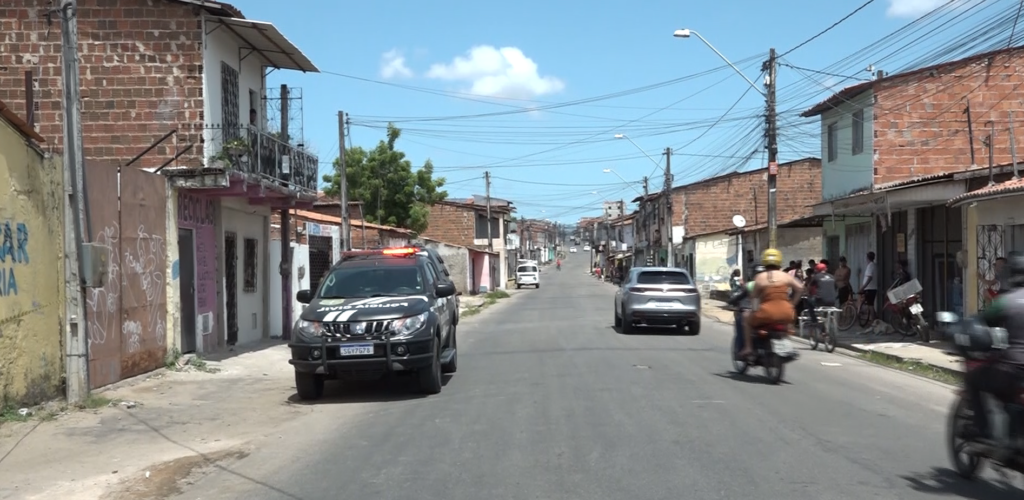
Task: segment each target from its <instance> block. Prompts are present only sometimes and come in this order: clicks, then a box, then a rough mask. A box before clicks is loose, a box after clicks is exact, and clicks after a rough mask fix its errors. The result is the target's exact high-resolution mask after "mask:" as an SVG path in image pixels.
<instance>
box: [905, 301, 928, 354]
mask: <svg viewBox="0 0 1024 500" xmlns="http://www.w3.org/2000/svg"><path fill="white" fill-rule="evenodd" d="M900 312H901V314H902V315H903V321H904V324H906V325H907V326H909V327H910V331H912V332H913V333H915V334H917V337H918V338H919V339H921V340H922V341H924V342H928V341H929V340H931V338H930V337H931V335H930V331H929V330H928V322H927V321H925V320H924V306H923V305H921V295H920V294H917V293H915V294H913V295H911V296H909V297H907V298H906V300H904V301H903V307H902V308H901V311H900Z"/></svg>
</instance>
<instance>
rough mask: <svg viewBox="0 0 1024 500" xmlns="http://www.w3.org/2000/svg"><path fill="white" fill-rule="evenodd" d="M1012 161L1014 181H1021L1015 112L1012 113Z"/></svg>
mask: <svg viewBox="0 0 1024 500" xmlns="http://www.w3.org/2000/svg"><path fill="white" fill-rule="evenodd" d="M1010 159H1011V161H1013V180H1017V179H1020V172H1019V171H1018V170H1017V135H1016V133H1014V131H1013V111H1010Z"/></svg>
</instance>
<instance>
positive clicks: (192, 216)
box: [178, 191, 217, 343]
mask: <svg viewBox="0 0 1024 500" xmlns="http://www.w3.org/2000/svg"><path fill="white" fill-rule="evenodd" d="M216 220H217V201H216V199H215V198H211V197H208V196H201V195H196V194H193V193H187V192H182V191H179V192H178V227H180V228H184V229H191V230H192V231H193V232H194V233H195V235H194V240H195V267H196V276H195V284H196V328H197V329H198V330H199V331H200V333H202V334H203V339H204V340H203V342H204V343H206V342H212V341H213V340H212V339H209V340H208V339H207V337H208V336H209V335H210V334H212V333H213V332H214V330H215V326H216V325H215V324H214V320H215V318H216V317H217V314H216V313H215V311H216V310H217V232H216V227H215V224H216Z"/></svg>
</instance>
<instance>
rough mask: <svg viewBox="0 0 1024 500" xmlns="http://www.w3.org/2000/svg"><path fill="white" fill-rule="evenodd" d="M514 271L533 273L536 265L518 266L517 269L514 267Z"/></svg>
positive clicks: (535, 270)
mask: <svg viewBox="0 0 1024 500" xmlns="http://www.w3.org/2000/svg"><path fill="white" fill-rule="evenodd" d="M516 272H517V273H535V272H537V266H519V269H516Z"/></svg>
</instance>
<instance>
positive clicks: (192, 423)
mask: <svg viewBox="0 0 1024 500" xmlns="http://www.w3.org/2000/svg"><path fill="white" fill-rule="evenodd" d="M289 355H290V352H289V350H288V348H287V347H286V346H285V345H284V343H283V342H271V341H265V342H260V343H258V344H257V345H253V346H247V347H246V348H242V349H239V350H238V351H236V352H232V353H230V356H231V357H226V356H227V355H225V356H223V357H226V359H223V360H220V361H216V360H214V359H208V360H206V363H205V364H203V365H202V370H194V369H186V370H184V371H173V370H166V369H161V370H157V371H155V372H152V373H149V374H147V375H143V376H140V377H137V378H135V379H129V380H126V381H123V382H119V383H118V384H115V385H113V386H110V387H109V388H107V389H105V390H102V391H99V392H96V393H94V395H93V396H92V397H91V398H90V401H89V407H91V408H92V409H85V410H80V411H67V412H61V413H59V414H56V415H39V416H33V417H31V418H28V419H26V420H25V421H23V422H11V421H8V422H3V423H0V499H5V498H11V499H14V498H28V499H31V498H112V499H121V498H124V499H129V498H131V499H143V498H154V497H159V495H155V494H154V491H150V490H151V489H153V488H162V487H165V486H167V485H168V484H171V485H173V484H174V483H175V482H176V481H177V480H178V479H180V476H181V475H182V474H184V475H188V473H189V472H190V471H191V470H193V469H195V468H201V467H207V466H210V465H211V464H213V463H216V462H219V461H230V460H233V459H237V458H238V457H241V456H244V455H245V454H246V453H248V452H249V446H248V443H249V442H251V441H252V440H255V439H259V438H262V437H266V436H268V435H273V434H275V433H276V432H278V429H280V427H281V426H282V425H283V424H285V423H288V422H290V421H293V420H294V419H295V418H297V417H299V416H301V415H304V414H308V413H311V412H316V411H320V409H319V408H316V407H312V406H309V405H304V404H301V403H296V402H295V400H294V394H295V383H294V380H293V376H292V373H293V370H292V368H291V365H289V364H288V359H289Z"/></svg>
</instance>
